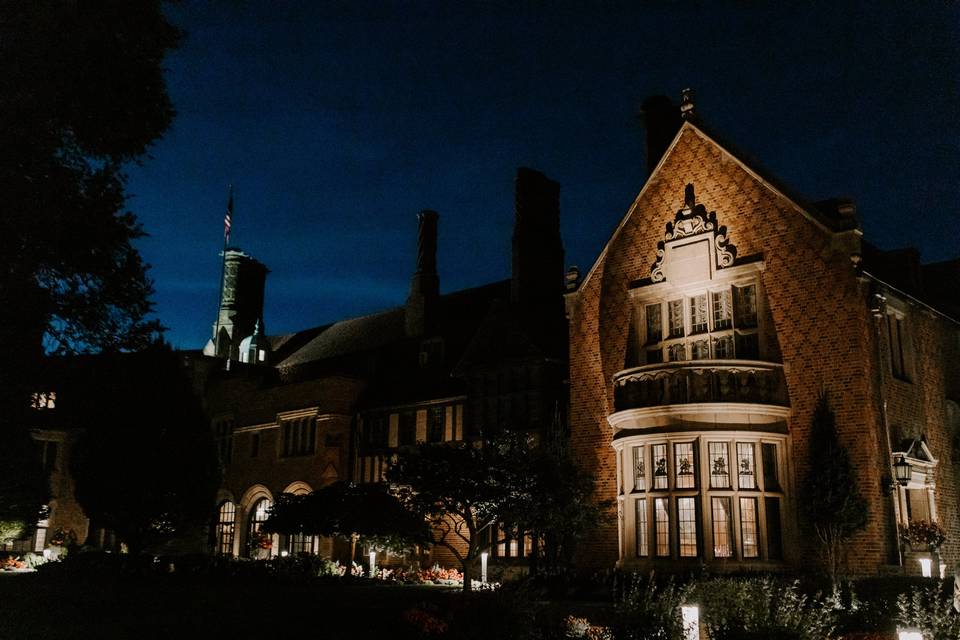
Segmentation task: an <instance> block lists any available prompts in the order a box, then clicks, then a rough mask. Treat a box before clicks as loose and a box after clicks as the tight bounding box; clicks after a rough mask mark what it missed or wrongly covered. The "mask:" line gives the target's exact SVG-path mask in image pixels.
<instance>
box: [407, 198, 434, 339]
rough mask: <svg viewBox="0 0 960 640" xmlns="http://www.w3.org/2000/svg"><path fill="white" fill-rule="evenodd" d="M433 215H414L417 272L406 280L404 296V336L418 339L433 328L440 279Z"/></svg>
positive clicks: (425, 211)
mask: <svg viewBox="0 0 960 640" xmlns="http://www.w3.org/2000/svg"><path fill="white" fill-rule="evenodd" d="M439 217H440V216H438V215H437V212H436V211H427V210H424V211H421V212H420V213H418V214H417V221H418V223H419V226H418V229H417V270H416V271H414V273H413V278H412V279H411V280H410V295H409V296H407V306H406V318H405V321H406V331H407V335H408V336H422V335H425V334H427V333H429V332H430V331H432V330H433V329H434V328H435V324H436V306H437V299H438V298H439V297H440V277H439V276H438V275H437V221H438V219H439Z"/></svg>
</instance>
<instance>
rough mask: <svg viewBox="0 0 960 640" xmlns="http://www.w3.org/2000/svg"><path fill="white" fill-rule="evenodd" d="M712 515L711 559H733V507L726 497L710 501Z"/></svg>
mask: <svg viewBox="0 0 960 640" xmlns="http://www.w3.org/2000/svg"><path fill="white" fill-rule="evenodd" d="M710 505H711V513H712V515H713V557H714V558H732V557H733V507H732V506H731V503H730V498H729V497H727V496H722V497H714V498H711V499H710Z"/></svg>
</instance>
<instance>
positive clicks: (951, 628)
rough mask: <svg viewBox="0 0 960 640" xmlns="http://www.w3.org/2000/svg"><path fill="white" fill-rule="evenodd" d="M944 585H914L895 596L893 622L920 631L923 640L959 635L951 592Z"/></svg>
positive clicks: (951, 638)
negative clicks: (906, 591) (894, 616)
mask: <svg viewBox="0 0 960 640" xmlns="http://www.w3.org/2000/svg"><path fill="white" fill-rule="evenodd" d="M944 586H946V585H945V584H944V585H939V584H930V585H928V586H925V587H920V588H915V589H912V590H911V591H910V593H908V594H903V595H901V596H900V597H899V598H897V618H898V619H897V621H898V623H899V624H901V625H903V626H905V627H914V628H916V629H919V630H920V631H922V632H923V638H924V640H957V638H960V614H958V613H957V611H956V610H955V609H954V608H953V591H952V589H951V590H948V589H945V588H943V587H944Z"/></svg>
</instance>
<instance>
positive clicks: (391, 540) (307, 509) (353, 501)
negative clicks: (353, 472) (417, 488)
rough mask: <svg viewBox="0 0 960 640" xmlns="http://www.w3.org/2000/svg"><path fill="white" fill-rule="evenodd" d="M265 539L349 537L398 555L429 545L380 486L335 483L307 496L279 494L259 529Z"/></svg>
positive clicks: (415, 520) (419, 521)
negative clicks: (415, 546)
mask: <svg viewBox="0 0 960 640" xmlns="http://www.w3.org/2000/svg"><path fill="white" fill-rule="evenodd" d="M263 530H264V531H266V532H269V533H286V534H294V533H302V534H307V535H321V536H340V537H343V538H348V539H352V538H354V536H356V538H357V539H358V540H360V541H362V542H364V543H366V544H372V545H374V546H379V547H383V548H388V549H391V550H402V549H405V548H408V547H409V546H410V545H412V544H417V543H424V542H428V541H429V540H430V533H429V531H428V530H427V527H426V522H425V521H424V520H423V518H420V517H418V516H417V515H415V514H413V513H411V512H410V511H408V510H407V509H405V508H404V507H403V505H402V504H400V501H399V500H398V499H397V498H396V497H395V496H393V495H392V494H391V493H390V492H389V490H388V488H387V487H386V486H385V485H382V484H354V483H352V482H334V483H333V484H330V485H327V486H326V487H324V488H322V489H319V490H317V491H314V492H313V493H311V494H309V495H300V496H297V495H292V494H289V493H282V494H280V496H278V498H277V501H276V502H275V503H274V505H273V508H272V509H271V511H270V517H269V518H268V519H267V521H266V522H265V523H264V525H263Z"/></svg>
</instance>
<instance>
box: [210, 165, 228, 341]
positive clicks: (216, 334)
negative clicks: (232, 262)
mask: <svg viewBox="0 0 960 640" xmlns="http://www.w3.org/2000/svg"><path fill="white" fill-rule="evenodd" d="M232 225H233V185H232V184H231V185H230V188H229V190H228V195H227V213H226V217H224V228H223V251H221V252H220V300H219V301H218V302H217V328H216V331H215V332H214V334H213V355H214V357H217V356H219V355H220V310H221V309H222V308H223V282H224V279H225V278H226V272H227V246H228V245H229V244H230V227H231V226H232ZM229 359H230V353H229V351H228V352H227V360H229Z"/></svg>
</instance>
